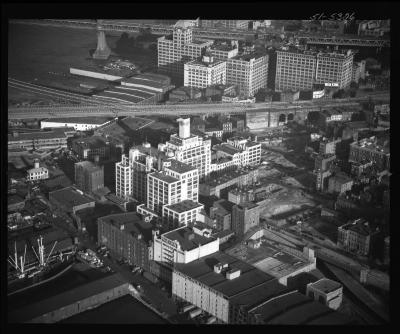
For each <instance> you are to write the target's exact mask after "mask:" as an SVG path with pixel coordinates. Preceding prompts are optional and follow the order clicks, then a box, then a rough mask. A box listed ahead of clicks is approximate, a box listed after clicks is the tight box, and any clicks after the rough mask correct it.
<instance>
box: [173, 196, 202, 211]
mask: <svg viewBox="0 0 400 334" xmlns="http://www.w3.org/2000/svg"><path fill="white" fill-rule="evenodd" d="M165 207H166V208H168V209H170V210H172V211H175V212H178V213H183V212H186V211H189V210H193V209H197V208H199V207H203V204H201V203H198V202H194V201H192V200H189V199H186V200H184V201H182V202H179V203H175V204H171V205H166V206H165Z"/></svg>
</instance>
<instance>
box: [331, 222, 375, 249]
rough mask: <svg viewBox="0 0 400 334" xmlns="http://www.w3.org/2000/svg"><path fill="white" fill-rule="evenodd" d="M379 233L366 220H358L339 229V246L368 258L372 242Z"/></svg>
mask: <svg viewBox="0 0 400 334" xmlns="http://www.w3.org/2000/svg"><path fill="white" fill-rule="evenodd" d="M378 233H379V232H378V231H376V230H373V229H372V228H371V227H370V225H369V223H368V222H367V221H366V220H365V219H363V218H360V219H356V220H354V221H352V222H349V223H347V224H344V225H342V226H339V227H338V241H337V245H338V246H339V247H343V249H345V250H346V251H348V252H352V253H356V254H359V255H364V256H368V254H369V251H370V248H371V242H372V241H373V238H374V236H376V234H378Z"/></svg>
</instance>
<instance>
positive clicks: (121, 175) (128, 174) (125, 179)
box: [115, 155, 132, 199]
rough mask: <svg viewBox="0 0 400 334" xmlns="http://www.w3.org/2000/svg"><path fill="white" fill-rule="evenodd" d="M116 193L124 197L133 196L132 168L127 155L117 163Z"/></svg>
mask: <svg viewBox="0 0 400 334" xmlns="http://www.w3.org/2000/svg"><path fill="white" fill-rule="evenodd" d="M115 195H116V196H118V197H120V198H123V199H127V198H128V197H130V196H132V168H131V166H130V165H129V157H127V156H126V155H122V160H121V161H120V162H117V163H116V164H115Z"/></svg>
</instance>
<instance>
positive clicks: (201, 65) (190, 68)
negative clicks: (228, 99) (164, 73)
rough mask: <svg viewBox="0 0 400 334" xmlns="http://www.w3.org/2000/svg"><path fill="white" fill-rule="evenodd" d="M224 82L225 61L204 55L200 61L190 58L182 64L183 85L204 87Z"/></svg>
mask: <svg viewBox="0 0 400 334" xmlns="http://www.w3.org/2000/svg"><path fill="white" fill-rule="evenodd" d="M225 83H226V62H224V61H220V60H214V58H213V57H212V56H210V55H204V56H203V58H202V59H201V61H199V60H192V61H189V62H187V63H186V64H185V65H184V85H185V86H186V87H197V88H206V87H209V86H212V85H218V84H221V85H224V84H225Z"/></svg>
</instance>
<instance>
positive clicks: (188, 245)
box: [162, 226, 216, 251]
mask: <svg viewBox="0 0 400 334" xmlns="http://www.w3.org/2000/svg"><path fill="white" fill-rule="evenodd" d="M190 235H192V237H193V238H192V239H191V238H189V236H190ZM162 237H164V238H167V239H169V240H172V241H178V242H179V244H180V246H181V249H182V250H183V251H190V250H192V249H195V248H197V247H199V246H203V245H206V244H208V243H210V242H213V241H215V240H216V239H215V238H213V237H209V238H207V237H204V236H202V235H199V234H197V233H194V232H193V230H192V229H191V228H189V227H186V226H184V227H179V228H177V229H175V230H172V231H170V232H167V233H165V234H163V235H162Z"/></svg>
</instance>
